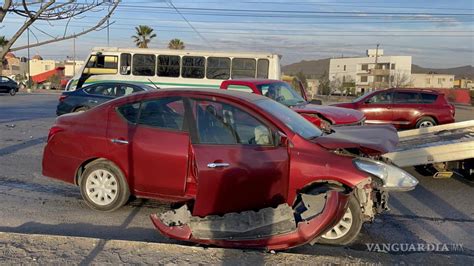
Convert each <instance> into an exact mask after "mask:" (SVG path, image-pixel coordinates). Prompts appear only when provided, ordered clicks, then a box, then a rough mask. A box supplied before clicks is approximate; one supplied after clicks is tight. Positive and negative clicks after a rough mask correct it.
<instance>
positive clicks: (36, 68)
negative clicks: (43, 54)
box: [30, 59, 57, 76]
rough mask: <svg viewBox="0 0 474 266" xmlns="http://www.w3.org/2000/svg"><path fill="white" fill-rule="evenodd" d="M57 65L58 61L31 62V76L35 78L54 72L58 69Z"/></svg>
mask: <svg viewBox="0 0 474 266" xmlns="http://www.w3.org/2000/svg"><path fill="white" fill-rule="evenodd" d="M56 65H57V64H56V61H54V60H37V59H33V60H30V71H31V73H30V75H31V76H35V75H38V74H41V73H44V72H46V71H50V70H53V69H55V68H56Z"/></svg>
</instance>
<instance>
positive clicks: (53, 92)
mask: <svg viewBox="0 0 474 266" xmlns="http://www.w3.org/2000/svg"><path fill="white" fill-rule="evenodd" d="M63 91H64V90H44V89H36V90H33V89H32V90H31V91H30V92H28V91H27V89H21V90H19V91H18V93H22V94H53V95H54V94H61V93H62V92H63Z"/></svg>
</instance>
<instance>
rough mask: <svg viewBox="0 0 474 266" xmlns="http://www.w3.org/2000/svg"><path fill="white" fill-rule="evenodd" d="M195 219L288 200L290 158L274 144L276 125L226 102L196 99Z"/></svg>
mask: <svg viewBox="0 0 474 266" xmlns="http://www.w3.org/2000/svg"><path fill="white" fill-rule="evenodd" d="M192 102H193V104H192V105H193V113H194V118H195V121H196V126H195V127H194V130H195V131H196V133H197V134H195V135H196V136H195V137H194V138H193V144H192V149H193V154H194V158H193V165H194V167H193V168H194V171H193V172H194V174H195V175H196V179H197V183H198V191H197V197H196V202H195V205H194V210H193V211H194V213H193V214H194V215H198V216H206V215H210V214H224V213H229V212H239V211H244V210H254V209H260V208H264V207H268V206H276V205H278V204H281V203H283V202H285V199H286V197H287V190H288V171H289V168H288V167H289V156H288V151H287V148H286V147H280V146H276V145H275V144H274V140H273V137H272V127H271V125H268V124H267V123H266V122H264V120H262V119H260V118H259V117H258V116H256V115H255V114H253V113H252V112H250V111H248V110H244V109H241V108H239V107H238V106H236V105H234V104H230V103H227V102H225V101H219V100H211V99H195V100H193V101H192Z"/></svg>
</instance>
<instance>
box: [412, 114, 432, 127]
mask: <svg viewBox="0 0 474 266" xmlns="http://www.w3.org/2000/svg"><path fill="white" fill-rule="evenodd" d="M433 126H436V121H434V119H433V118H431V117H427V116H426V117H422V118H420V120H418V122H417V123H416V128H423V127H433Z"/></svg>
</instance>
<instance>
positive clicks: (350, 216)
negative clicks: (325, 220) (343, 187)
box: [318, 196, 363, 246]
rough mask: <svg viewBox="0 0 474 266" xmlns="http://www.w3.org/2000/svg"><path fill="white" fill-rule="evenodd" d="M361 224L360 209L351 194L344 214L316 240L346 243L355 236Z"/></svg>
mask: <svg viewBox="0 0 474 266" xmlns="http://www.w3.org/2000/svg"><path fill="white" fill-rule="evenodd" d="M362 224H363V220H362V211H361V209H360V206H359V203H358V201H357V199H356V198H355V197H354V196H351V199H350V200H349V206H348V208H347V210H346V212H345V213H344V216H342V218H341V220H340V221H339V222H338V223H337V224H336V225H335V226H334V227H333V228H331V229H330V230H329V231H327V232H326V233H324V234H323V235H322V236H321V237H320V238H319V240H318V242H319V243H321V244H327V245H338V246H339V245H340V246H343V245H348V244H350V243H352V242H353V241H354V240H355V239H356V238H357V236H358V235H359V233H360V230H361V228H362Z"/></svg>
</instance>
